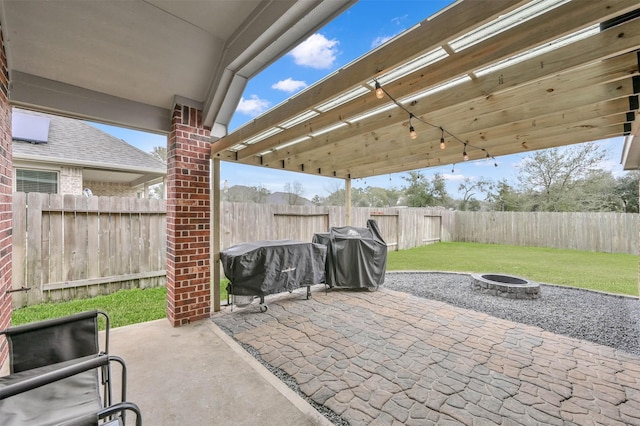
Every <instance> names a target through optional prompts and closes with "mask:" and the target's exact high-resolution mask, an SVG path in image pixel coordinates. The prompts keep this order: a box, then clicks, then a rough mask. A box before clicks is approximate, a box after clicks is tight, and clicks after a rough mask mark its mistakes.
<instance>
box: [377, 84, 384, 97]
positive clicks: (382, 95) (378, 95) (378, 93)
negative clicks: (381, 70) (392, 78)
mask: <svg viewBox="0 0 640 426" xmlns="http://www.w3.org/2000/svg"><path fill="white" fill-rule="evenodd" d="M376 98H378V99H382V98H384V90H382V86H380V83H378V82H377V81H376Z"/></svg>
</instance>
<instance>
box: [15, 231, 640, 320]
mask: <svg viewBox="0 0 640 426" xmlns="http://www.w3.org/2000/svg"><path fill="white" fill-rule="evenodd" d="M402 270H412V271H415V270H420V271H454V272H479V273H490V272H495V273H503V274H511V275H517V276H520V277H523V278H527V279H529V280H532V281H538V282H543V283H550V284H559V285H566V286H572V287H581V288H587V289H592V290H599V291H605V292H610V293H620V294H626V295H631V296H638V256H635V255H630V254H609V253H593V252H586V251H578V250H559V249H548V248H539V247H516V246H505V245H496V244H478V243H438V244H432V245H428V246H422V247H418V248H414V249H410V250H402V251H394V252H389V256H388V260H387V271H402ZM227 283H228V281H227V280H223V281H222V283H221V285H220V294H221V300H222V301H225V300H226V298H227V292H226V286H227ZM165 307H166V289H164V288H154V289H145V290H139V289H135V290H121V291H119V292H117V293H114V294H112V295H109V296H98V297H94V298H91V299H82V300H74V301H71V302H61V303H45V304H41V305H34V306H28V307H26V308H21V309H16V310H14V311H13V315H12V323H13V324H14V325H18V324H24V323H28V322H33V321H38V320H43V319H47V318H55V317H60V316H64V315H69V314H72V313H76V312H82V311H87V310H92V309H99V310H103V311H105V312H108V313H109V316H110V317H111V321H112V324H111V326H112V327H120V326H123V325H128V324H135V323H139V322H144V321H151V320H155V319H160V318H164V317H165V316H166V311H165Z"/></svg>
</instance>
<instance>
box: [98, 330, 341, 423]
mask: <svg viewBox="0 0 640 426" xmlns="http://www.w3.org/2000/svg"><path fill="white" fill-rule="evenodd" d="M110 344H111V347H110V351H109V352H110V353H111V354H113V355H118V356H120V357H122V358H124V360H125V361H126V363H127V369H128V380H127V383H128V389H127V399H128V400H130V401H132V402H135V403H136V404H138V406H139V407H140V409H141V411H142V413H143V423H144V424H149V425H163V426H172V425H181V426H184V425H214V424H215V425H257V424H259V425H285V424H286V425H330V424H331V423H330V422H329V421H328V420H327V419H326V418H325V417H323V416H322V415H321V414H319V413H318V412H317V411H316V410H315V409H314V408H313V407H311V405H309V404H308V403H307V402H306V401H305V400H304V399H302V398H301V397H300V396H299V395H297V394H296V393H295V392H293V391H292V390H290V389H289V388H288V387H287V386H286V385H284V384H283V383H282V382H281V381H280V380H278V379H277V378H276V377H275V376H273V375H272V374H271V373H270V372H269V371H268V370H267V369H266V368H265V367H263V366H262V365H261V364H260V363H259V362H258V361H256V360H255V359H254V358H253V357H251V355H249V354H248V353H247V352H246V351H244V350H243V349H242V348H241V347H240V346H239V345H238V344H237V343H236V342H234V341H233V340H232V339H231V338H230V337H228V336H227V335H226V334H225V333H224V332H222V331H221V330H220V329H219V328H218V327H217V326H216V325H215V324H213V323H212V322H211V321H200V322H198V323H195V324H191V325H187V326H183V327H178V328H173V327H172V326H171V325H170V324H169V322H168V321H167V320H166V319H162V320H157V321H152V322H147V323H142V324H136V325H131V326H126V327H120V328H116V329H112V330H111V343H110ZM114 370H115V368H114Z"/></svg>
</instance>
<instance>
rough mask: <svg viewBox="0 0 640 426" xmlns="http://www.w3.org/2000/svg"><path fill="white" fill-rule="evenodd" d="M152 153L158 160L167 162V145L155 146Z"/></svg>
mask: <svg viewBox="0 0 640 426" xmlns="http://www.w3.org/2000/svg"><path fill="white" fill-rule="evenodd" d="M151 155H153V156H154V157H156V158H157V159H158V160H160V161H162V162H163V163H165V164H166V163H167V147H166V146H155V147H153V149H152V150H151Z"/></svg>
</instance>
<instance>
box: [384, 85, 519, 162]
mask: <svg viewBox="0 0 640 426" xmlns="http://www.w3.org/2000/svg"><path fill="white" fill-rule="evenodd" d="M374 83H375V92H376V98H378V99H382V98H384V96H385V95H387V96H388V97H389V99H391V101H392V102H393V103H394V104H396V106H397V107H399V108H401V109H402V110H404V111H405V112H406V113H407V114H409V136H410V137H411V139H416V138H417V137H418V133H417V132H416V129H415V127H413V123H412V121H411V120H412V119H414V118H415V119H416V120H418V121H420V122H421V123H424V124H426V125H428V126H431V127H435V128H438V129H440V149H443V150H444V149H446V147H447V145H446V143H445V140H444V134H445V132H446V133H447V134H448V135H449V136H451V138H452V139H454V140H456V141H458V142H459V143H461V144H462V145H463V146H464V148H463V151H462V158H463V159H464V161H469V155H468V154H467V145H469V147H470V148H474V149H479V150H481V151H484V152H485V153H486V154H487V155H486V157H487V161H488V160H489V159H490V158H491V159H493V160H494V164H493V165H494V166H495V167H498V163H497V162H495V158H494V157H493V156H492V155H491V154H489V152H488V151H487V150H486V149H485V148H481V147H478V146H474V145H472V144H470V143H469V141H463V140H462V139H460V138H459V137H457V136H456V135H454V134H453V133H451V132H449V131H448V130H446V129H445V128H444V127H442V126H436V125H435V124H432V123H429V122H428V121H426V120H424V119H422V118H421V117H416V116H415V115H413V113H412V112H411V111H409V110H408V109H407V108H406V107H405V106H404V105H402V104H401V103H400V102H398V101H397V100H396V99H395V98H394V97H393V96H391V95H390V94H389V92H387V91H386V90H385V89H384V87H382V86H381V85H380V83H379V82H378V80H374ZM522 145H523V147H524V148H525V149H526V148H527V147H526V145H525V143H524V142H523V144H522ZM451 172H452V173H453V169H452V170H451Z"/></svg>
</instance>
